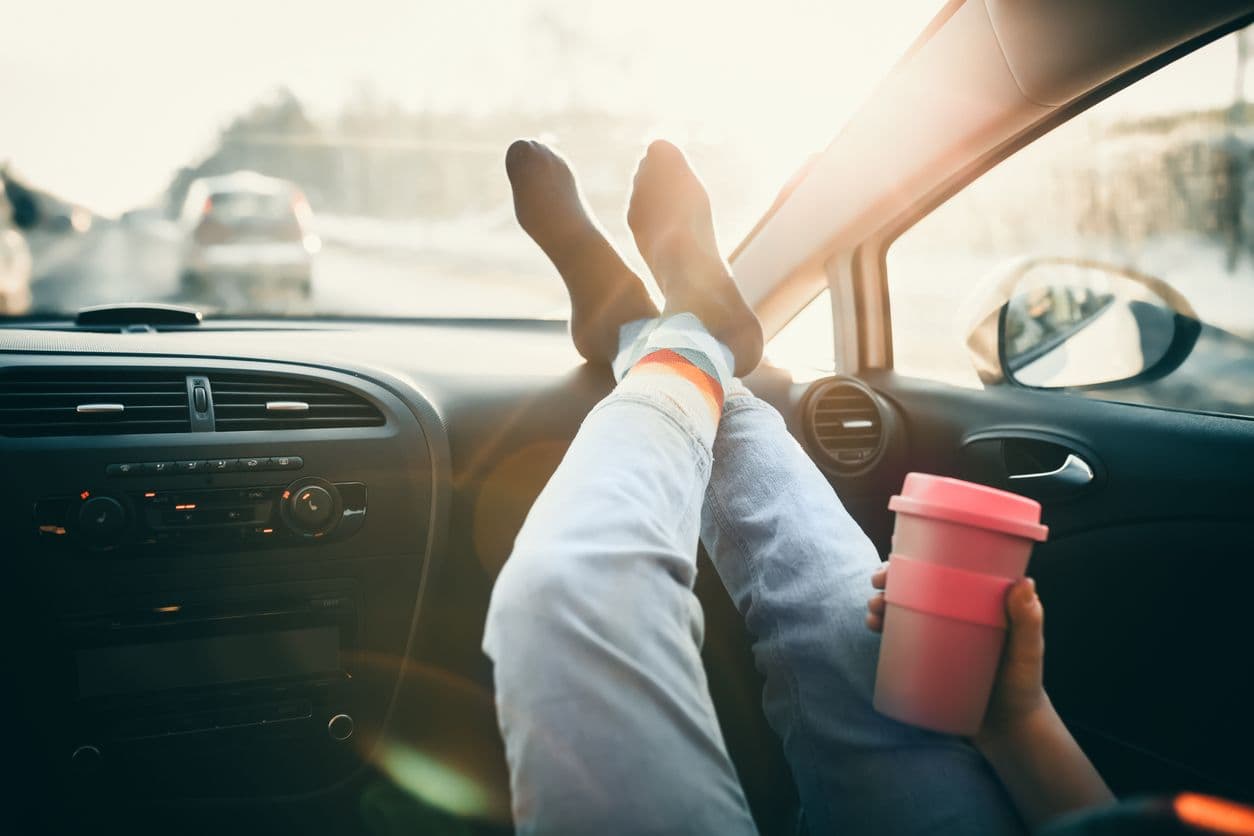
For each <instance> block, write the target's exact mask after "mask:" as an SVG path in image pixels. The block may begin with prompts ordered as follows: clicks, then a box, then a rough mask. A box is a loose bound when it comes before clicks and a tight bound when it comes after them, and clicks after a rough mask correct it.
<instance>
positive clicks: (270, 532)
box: [261, 528, 274, 534]
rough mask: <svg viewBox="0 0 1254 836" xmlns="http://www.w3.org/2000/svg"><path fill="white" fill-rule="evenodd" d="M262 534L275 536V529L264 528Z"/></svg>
mask: <svg viewBox="0 0 1254 836" xmlns="http://www.w3.org/2000/svg"><path fill="white" fill-rule="evenodd" d="M261 533H262V534H273V533H274V529H273V528H263V529H261Z"/></svg>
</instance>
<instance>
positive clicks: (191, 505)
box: [174, 502, 196, 511]
mask: <svg viewBox="0 0 1254 836" xmlns="http://www.w3.org/2000/svg"><path fill="white" fill-rule="evenodd" d="M174 510H175V511H195V510H196V503H195V502H186V503H184V504H182V505H175V506H174Z"/></svg>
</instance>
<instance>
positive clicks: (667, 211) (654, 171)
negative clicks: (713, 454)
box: [627, 140, 762, 375]
mask: <svg viewBox="0 0 1254 836" xmlns="http://www.w3.org/2000/svg"><path fill="white" fill-rule="evenodd" d="M627 224H628V226H630V227H631V231H632V234H633V235H634V236H635V238H636V246H638V247H639V248H640V254H641V255H643V256H644V260H645V262H646V263H647V264H648V265H649V269H650V270H652V271H653V277H654V278H655V279H657V282H658V284H659V285H660V286H661V288H662V292H663V293H664V294H665V295H666V310H665V313H666V314H668V315H669V314H676V313H683V312H689V313H694V314H696V315H697V316H698V317H699V318H700V319H701V321H702V322H703V323H704V324H705V327H706V328H708V329H709V331H710V333H711V334H713V335H714V337H715V338H716V339H718V340H719V341H720V342H722V343H723V344H724V345H725V346H727V347H728V348H730V349H731V352H732V355H733V356H734V357H735V358H736V370H735V373H736V374H737V375H744V374H748V373H749V372H751V371H753V369H754V368H755V367H756V366H757V365H758V362H759V361H760V360H761V359H762V326H761V324H760V323H759V322H758V318H757V316H755V315H754V313H753V311H752V309H750V308H749V306H748V304H746V303H745V300H744V297H742V296H741V295H740V290H739V289H738V288H737V287H736V283H735V282H734V281H733V280H732V275H731V268H730V267H728V265H727V262H726V261H724V260H723V257H722V256H721V255H720V254H719V251H718V241H717V240H716V238H715V236H714V218H713V215H712V213H711V211H710V198H709V196H708V195H707V194H706V192H705V187H704V186H703V185H701V181H700V180H699V179H697V175H696V174H694V173H693V171H692V169H691V168H690V167H689V166H688V160H687V159H685V158H684V155H683V152H682V151H680V150H679V149H678V148H676V147H675V146H674V145H672V144H670V143H669V142H664V141H662V140H658V141H656V142H654V143H652V144H651V145H650V146H649V150H648V152H647V153H646V154H645V156H644V159H643V160H641V161H640V166H639V168H637V169H636V181H635V186H634V189H633V190H632V194H631V204H630V206H629V207H628V209H627Z"/></svg>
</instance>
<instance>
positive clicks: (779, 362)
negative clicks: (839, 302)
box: [766, 290, 836, 382]
mask: <svg viewBox="0 0 1254 836" xmlns="http://www.w3.org/2000/svg"><path fill="white" fill-rule="evenodd" d="M834 335H835V330H834V328H833V325H832V292H831V291H830V290H824V291H823V292H822V293H820V294H819V295H818V296H816V297H814V300H813V301H812V302H810V304H808V305H806V306H805V307H804V308H802V309H801V312H800V313H798V314H797V315H796V316H794V317H793V318H792V319H791V320H790V321H789V323H788V324H787V325H785V326H784V327H783V328H782V329H780V331H779V333H777V334H776V335H775V336H774V337H772V338H771V341H770V342H769V343H767V346H766V359H767V361H768V362H770V363H771V364H772V365H774V366H778V367H780V368H782V369H786V370H787V371H789V372H790V373H791V374H792V376H793V380H796V381H799V382H800V381H805V380H814V379H818V378H820V377H823V376H825V375H829V374H832V373H833V372H835V371H836V363H835V359H834V358H835V354H836V349H835V339H834Z"/></svg>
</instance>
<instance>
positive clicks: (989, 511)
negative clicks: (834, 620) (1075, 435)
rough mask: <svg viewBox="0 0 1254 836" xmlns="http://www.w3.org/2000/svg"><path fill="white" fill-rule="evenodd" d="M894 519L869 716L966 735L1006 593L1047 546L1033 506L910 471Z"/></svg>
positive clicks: (974, 727) (976, 722)
mask: <svg viewBox="0 0 1254 836" xmlns="http://www.w3.org/2000/svg"><path fill="white" fill-rule="evenodd" d="M888 507H889V508H890V509H891V510H893V511H896V512H897V522H896V526H895V527H894V529H893V550H892V554H891V555H890V556H889V559H888V582H887V585H886V587H885V590H884V597H885V601H886V604H887V607H886V609H885V613H884V634H883V638H882V640H881V643H880V659H879V666H878V668H877V669H876V674H875V699H874V705H875V710H876V711H878V712H880V713H881V714H884V715H886V716H888V717H892V718H893V719H895V720H900V721H902V722H903V723H910V724H911V725H915V726H921V727H923V728H926V729H931V730H933V731H938V732H946V733H948V734H959V735H970V734H974V733H975V732H977V731H978V730H979V728H980V725H981V724H982V723H983V722H984V711H985V709H986V708H987V707H988V697H989V693H990V692H991V691H992V687H993V678H994V675H995V674H996V672H997V665H998V663H999V662H1000V660H1001V652H1002V647H1003V645H1004V644H1005V641H1006V592H1007V590H1009V588H1010V587H1011V586H1012V585H1013V584H1014V582H1015V581H1016V580H1018V579H1019V578H1021V577H1023V573H1024V571H1025V570H1026V569H1027V565H1028V558H1029V557H1030V556H1031V553H1032V544H1033V543H1035V542H1042V541H1044V540H1045V537H1046V535H1047V534H1048V533H1049V529H1048V528H1046V527H1045V526H1043V525H1041V523H1040V519H1041V506H1040V503H1038V502H1036V501H1034V500H1031V499H1028V498H1027V497H1023V496H1019V495H1017V494H1013V493H1007V492H1006V491H999V490H997V489H996V488H990V487H987V486H985V485H976V484H973V483H971V482H964V481H962V480H961V479H950V478H948V477H945V476H931V475H929V474H926V473H911V474H909V475H907V476H906V482H905V484H904V485H903V486H902V489H901V494H900V495H898V496H894V497H893V498H892V499H891V500H889V503H888Z"/></svg>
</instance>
